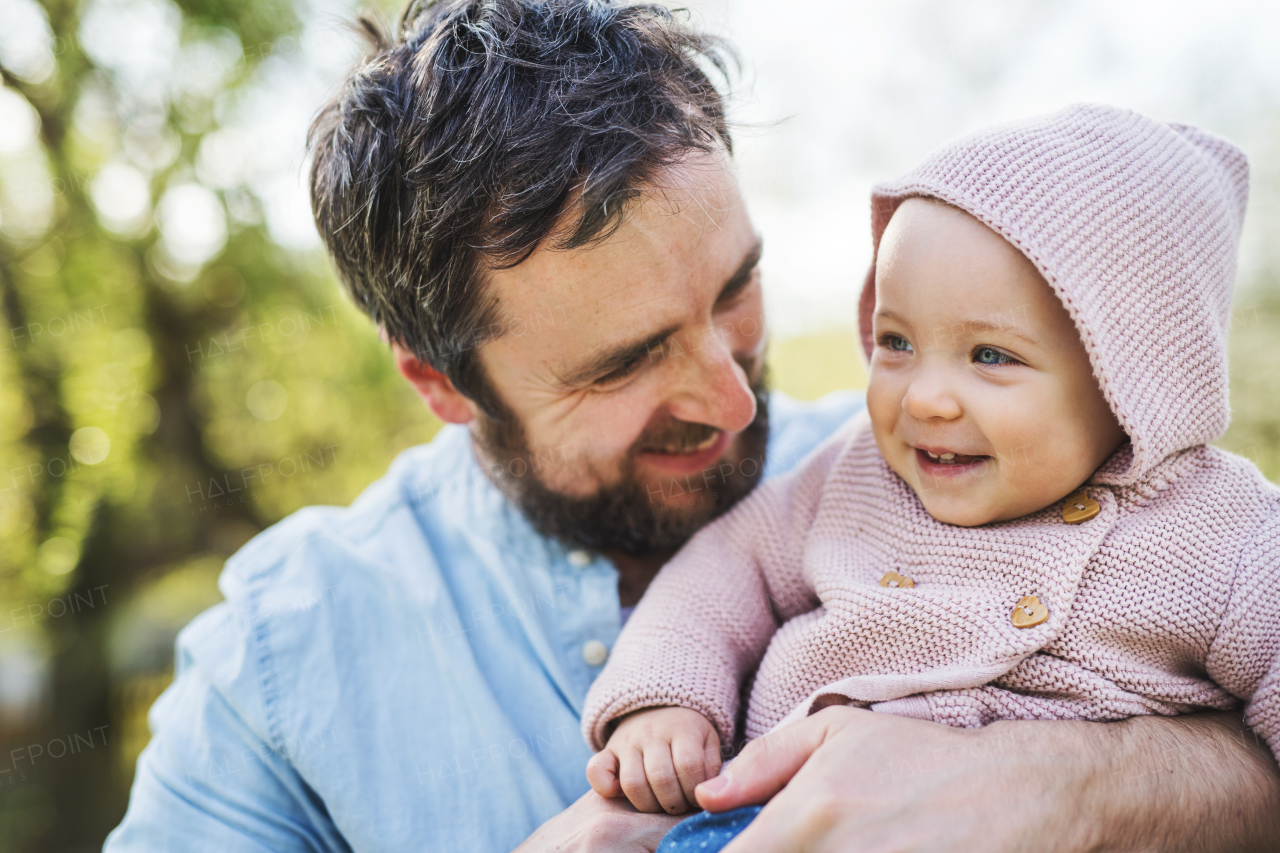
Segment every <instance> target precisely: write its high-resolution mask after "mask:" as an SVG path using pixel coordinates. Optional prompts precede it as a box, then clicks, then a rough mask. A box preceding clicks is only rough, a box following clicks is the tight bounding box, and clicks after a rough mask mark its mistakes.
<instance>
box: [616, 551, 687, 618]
mask: <svg viewBox="0 0 1280 853" xmlns="http://www.w3.org/2000/svg"><path fill="white" fill-rule="evenodd" d="M674 553H675V552H674V551H660V552H658V553H656V554H645V555H644V556H643V557H632V556H629V555H627V554H622V553H619V552H617V551H609V552H606V553H605V556H606V557H608V558H609V559H610V560H612V561H613V565H614V566H615V567H616V568H617V569H618V603H619V604H621V605H622V606H623V607H635V606H636V604H637V603H639V601H640V596H642V595H644V591H645V590H646V589H648V588H649V583H650V581H652V580H653V578H654V576H655V575H657V574H658V570H659V569H661V568H662V566H663V564H664V563H666V562H667V560H670V559H671V555H672V554H674Z"/></svg>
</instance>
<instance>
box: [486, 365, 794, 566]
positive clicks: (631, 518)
mask: <svg viewBox="0 0 1280 853" xmlns="http://www.w3.org/2000/svg"><path fill="white" fill-rule="evenodd" d="M751 391H752V393H753V394H754V395H755V398H756V417H755V420H753V421H752V422H751V423H750V424H749V425H748V426H747V428H746V429H744V430H743V431H742V432H740V433H738V436H737V441H736V447H734V450H733V452H731V453H730V454H728V455H727V456H726V457H723V458H722V459H720V460H717V462H716V463H715V464H714V465H712V466H709V467H708V468H706V469H705V470H703V471H698V472H694V473H690V474H688V475H687V476H686V475H680V476H671V477H664V478H663V479H662V480H660V481H659V482H658V484H656V485H649V486H646V485H645V484H644V483H642V482H640V479H639V474H638V471H637V468H638V463H637V458H636V457H637V456H638V455H639V454H640V453H641V452H644V451H645V450H646V449H649V450H654V449H666V450H668V451H670V450H686V451H687V450H690V449H692V448H694V447H696V446H697V445H698V444H699V443H700V442H702V441H704V440H706V439H707V438H709V437H710V436H711V435H714V434H715V432H716V430H715V428H714V427H711V426H708V425H707V424H696V423H689V422H687V421H670V422H668V423H666V424H664V425H662V426H660V427H658V428H656V429H650V430H647V431H646V432H645V433H643V434H642V435H641V436H640V438H639V439H637V440H636V442H635V444H633V445H632V447H631V449H630V450H629V451H628V452H627V456H626V458H625V459H624V460H623V462H622V465H621V476H620V477H619V479H618V482H617V483H615V484H613V485H610V486H601V487H600V488H598V489H597V490H596V492H595V493H594V494H592V495H587V496H585V497H573V496H570V495H565V494H562V493H560V492H557V491H555V490H553V489H551V488H550V487H548V486H547V485H546V484H545V483H544V482H543V481H542V479H541V478H540V477H539V471H540V470H541V467H540V466H541V465H546V464H553V465H554V464H558V463H561V462H563V461H564V460H563V459H555V460H552V461H550V462H548V460H547V459H546V457H545V456H541V455H535V454H534V453H533V452H532V451H531V450H530V449H529V445H528V441H527V439H526V437H525V434H524V429H523V427H522V425H521V424H520V422H519V421H518V420H517V419H516V417H515V415H514V414H513V413H512V412H510V411H509V410H507V411H503V412H499V413H497V414H498V415H499V417H500V419H495V418H490V417H486V416H484V415H482V416H481V417H480V419H479V430H478V435H477V442H478V444H479V446H480V450H481V451H482V453H483V455H484V456H485V457H487V461H489V462H490V463H492V464H490V465H488V466H487V467H488V470H489V476H490V477H491V478H492V479H493V480H494V482H495V483H496V485H497V486H498V487H499V488H500V489H502V491H503V492H504V493H505V494H506V495H507V497H509V498H510V499H511V500H513V501H514V502H515V503H516V504H517V505H518V506H519V507H520V510H521V512H523V513H524V515H525V517H526V518H528V519H529V522H530V523H531V524H532V525H533V527H534V528H535V529H536V530H537V531H538V532H539V533H541V534H543V535H544V536H550V537H553V538H556V539H559V540H561V541H562V542H564V543H566V544H568V545H570V546H574V547H579V548H588V549H591V550H593V551H620V552H621V553H623V554H627V555H630V556H644V555H646V554H653V553H658V552H663V551H674V550H675V549H677V548H679V547H680V546H681V545H683V544H684V543H685V542H687V541H688V539H689V537H691V536H692V535H693V534H694V533H696V532H697V531H698V530H699V529H700V528H702V527H703V526H704V525H705V524H706V523H707V522H708V521H710V520H711V519H713V518H715V517H717V516H719V515H721V514H723V513H724V512H726V511H727V510H728V509H729V508H730V507H732V506H733V505H734V504H736V503H737V502H738V501H740V500H742V498H744V497H746V495H747V494H748V493H749V492H750V491H751V490H752V489H753V488H755V486H756V484H757V483H759V482H760V477H761V475H762V473H763V470H764V462H765V448H766V444H767V442H768V438H769V400H768V380H767V378H766V376H765V372H764V371H763V370H760V371H759V376H758V378H757V379H756V381H755V382H753V383H752V387H751ZM503 408H504V409H505V408H506V407H505V405H504V406H503ZM651 491H652V492H653V493H652V494H651ZM687 492H695V493H698V494H699V499H698V501H697V502H696V503H695V504H694V505H693V506H691V507H688V508H675V507H667V506H665V505H664V504H663V503H662V502H661V499H662V498H663V497H669V496H670V495H672V494H682V493H687ZM655 498H657V499H658V500H657V501H656V502H655Z"/></svg>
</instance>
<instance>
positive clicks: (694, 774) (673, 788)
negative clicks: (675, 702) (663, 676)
mask: <svg viewBox="0 0 1280 853" xmlns="http://www.w3.org/2000/svg"><path fill="white" fill-rule="evenodd" d="M719 772H720V736H719V735H717V734H716V728H715V726H713V725H711V723H710V721H709V720H707V718H706V717H704V716H702V715H701V714H699V713H698V712H697V711H690V710H689V709H688V708H673V707H664V708H646V709H645V710H643V711H636V712H635V713H632V714H628V715H627V716H625V717H623V718H622V719H621V720H620V721H619V722H618V727H617V728H616V729H615V730H614V732H613V736H612V737H610V738H609V742H608V743H607V744H605V748H604V749H602V750H600V751H599V752H597V753H596V754H595V755H594V756H593V757H592V758H591V761H589V762H587V781H588V782H590V783H591V787H592V788H594V789H595V792H596V793H597V794H599V795H600V796H602V797H620V796H622V795H623V794H626V796H627V799H628V800H630V801H631V804H632V805H633V806H635V807H636V808H637V809H639V810H640V811H642V812H657V811H666V812H667V813H669V814H682V813H684V812H685V811H687V810H688V809H690V808H697V802H698V801H697V800H696V799H694V796H693V789H694V788H696V787H697V786H698V783H700V782H702V781H704V780H706V779H710V778H712V777H713V776H716V775H717V774H718V773H719Z"/></svg>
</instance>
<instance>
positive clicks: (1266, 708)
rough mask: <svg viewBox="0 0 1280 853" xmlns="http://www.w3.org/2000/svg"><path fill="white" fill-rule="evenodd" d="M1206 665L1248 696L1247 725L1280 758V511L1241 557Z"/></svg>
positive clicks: (1214, 675) (1217, 678)
mask: <svg viewBox="0 0 1280 853" xmlns="http://www.w3.org/2000/svg"><path fill="white" fill-rule="evenodd" d="M1206 668H1207V670H1208V673H1209V677H1210V678H1212V679H1213V680H1214V681H1216V682H1217V683H1218V684H1220V685H1222V686H1223V687H1224V688H1226V689H1227V690H1229V691H1231V692H1232V693H1234V694H1235V695H1236V696H1239V697H1240V698H1241V699H1243V700H1245V703H1246V704H1245V709H1244V722H1245V725H1247V726H1249V727H1250V728H1252V729H1253V731H1254V734H1256V735H1257V736H1259V737H1261V738H1263V739H1264V740H1265V741H1266V742H1267V744H1268V745H1269V746H1270V747H1271V752H1272V754H1274V755H1275V756H1276V758H1277V760H1280V510H1276V511H1273V512H1272V514H1271V517H1270V518H1269V519H1267V521H1265V522H1264V523H1263V524H1262V525H1260V527H1259V528H1258V530H1257V532H1256V533H1255V534H1254V536H1253V538H1252V540H1251V541H1250V542H1249V545H1248V547H1246V548H1245V551H1244V554H1243V555H1242V556H1241V559H1240V565H1239V568H1238V569H1237V571H1236V577H1235V582H1234V584H1233V586H1232V591H1231V598H1230V600H1229V602H1228V605H1227V610H1226V614H1225V616H1224V618H1223V620H1222V624H1221V625H1220V626H1219V629H1218V635H1217V637H1216V639H1215V640H1214V642H1213V645H1212V646H1211V647H1210V649H1209V655H1208V659H1207V661H1206Z"/></svg>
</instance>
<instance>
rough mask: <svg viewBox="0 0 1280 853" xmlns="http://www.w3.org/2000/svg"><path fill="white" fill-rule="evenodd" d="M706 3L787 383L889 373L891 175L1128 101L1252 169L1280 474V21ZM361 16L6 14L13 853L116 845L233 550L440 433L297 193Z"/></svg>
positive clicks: (1009, 3)
mask: <svg viewBox="0 0 1280 853" xmlns="http://www.w3.org/2000/svg"><path fill="white" fill-rule="evenodd" d="M382 1H383V2H385V0H382ZM683 5H685V6H688V7H689V8H690V10H691V11H690V14H692V15H693V16H694V18H695V20H696V21H698V22H700V23H701V25H702V26H704V27H707V28H709V29H712V30H715V31H719V32H722V33H724V34H726V35H728V36H729V37H730V38H731V39H732V40H733V41H734V42H736V44H737V45H738V47H739V49H740V50H741V54H742V57H743V69H742V74H741V76H740V79H739V80H738V82H737V84H736V86H735V88H734V91H733V94H732V98H731V104H732V114H733V116H734V117H735V118H736V119H737V120H738V121H739V122H741V123H742V124H743V127H742V128H741V129H740V130H739V131H738V155H737V161H738V167H739V173H740V178H741V180H742V183H743V185H744V187H745V189H746V194H747V197H748V200H749V202H750V204H751V206H752V212H753V215H754V216H755V218H756V221H757V225H758V226H759V227H760V228H761V230H762V231H763V233H764V234H765V235H766V238H767V239H766V246H767V251H766V255H765V260H764V264H763V266H764V273H765V279H766V288H767V299H768V306H769V312H770V316H771V319H772V323H773V329H774V343H773V347H772V355H771V358H772V362H773V371H774V379H775V384H776V385H777V386H778V387H780V388H782V389H784V390H786V391H788V392H790V393H792V394H793V395H796V396H799V397H806V398H811V397H816V396H818V395H820V394H822V393H824V392H826V391H828V390H831V389H834V388H840V387H858V386H860V385H861V384H862V383H863V382H864V381H865V374H864V373H863V370H862V368H861V364H860V361H859V358H858V355H857V350H856V344H855V338H854V334H853V323H854V305H855V301H856V298H857V289H858V287H859V285H860V283H861V280H862V276H863V273H864V272H865V269H866V266H867V263H868V261H869V258H870V246H869V240H868V231H869V224H868V219H869V217H868V212H867V198H868V191H869V188H870V186H871V184H872V183H873V182H874V181H875V180H877V179H880V178H885V177H890V176H892V175H894V174H896V173H898V172H901V171H904V170H905V169H907V168H909V167H910V166H911V165H913V164H914V163H915V162H916V161H917V160H919V159H920V158H921V157H922V156H923V155H924V154H926V153H927V152H928V151H929V150H930V149H931V148H932V147H934V146H935V145H937V144H939V143H940V142H942V141H943V140H945V139H947V138H948V137H951V136H953V135H955V134H957V133H961V132H964V131H968V130H972V129H975V128H977V127H980V126H982V125H985V124H988V123H991V122H994V121H999V120H1003V119H1007V118H1014V117H1020V116H1025V115H1029V114H1033V113H1036V112H1043V111H1047V110H1051V109H1054V108H1056V107H1059V106H1061V105H1063V104H1065V103H1069V102H1072V101H1078V100H1104V101H1109V102H1112V103H1117V104H1121V105H1125V106H1130V107H1134V108H1137V109H1140V110H1143V111H1145V112H1148V113H1150V114H1153V115H1155V116H1157V117H1160V118H1163V119H1168V120H1176V121H1182V122H1190V123H1196V124H1199V125H1202V126H1204V127H1206V128H1209V129H1211V130H1213V131H1216V132H1218V133H1221V134H1224V135H1226V136H1228V137H1230V138H1231V139H1233V140H1235V141H1236V142H1237V143H1238V144H1240V145H1241V146H1242V147H1244V148H1245V150H1246V151H1247V152H1248V153H1249V155H1250V157H1251V159H1252V163H1253V195H1252V199H1251V204H1250V211H1249V218H1248V223H1247V236H1246V240H1245V244H1244V247H1243V250H1242V259H1241V275H1240V279H1239V286H1238V292H1237V298H1236V303H1235V309H1234V312H1233V321H1232V350H1233V367H1234V370H1233V373H1232V376H1233V380H1232V381H1233V389H1232V391H1233V405H1234V409H1235V420H1234V423H1233V425H1232V427H1231V431H1230V432H1229V433H1228V434H1227V436H1226V437H1225V438H1224V439H1223V441H1222V442H1221V443H1222V446H1224V447H1226V448H1229V449H1231V450H1234V451H1236V452H1239V453H1241V454H1243V455H1245V456H1248V457H1250V458H1252V459H1253V460H1254V461H1255V462H1256V463H1257V464H1259V465H1260V466H1261V467H1262V468H1263V470H1264V471H1265V472H1266V473H1267V475H1268V476H1269V477H1271V478H1272V479H1273V480H1275V479H1277V477H1280V406H1278V405H1277V401H1278V399H1280V241H1277V240H1276V239H1275V238H1274V237H1273V236H1272V235H1273V234H1274V233H1275V232H1276V230H1277V229H1278V228H1280V51H1277V50H1276V47H1275V45H1276V43H1277V39H1278V37H1280V6H1278V5H1277V4H1275V3H1273V2H1263V0H1258V1H1257V2H1247V1H1246V0H1215V2H1212V3H1208V2H1204V0H1195V1H1194V2H1192V0H1161V2H1159V3H1156V2H1132V1H1131V0H972V2H965V3H955V2H950V0H901V2H888V0H806V2H804V3H794V4H779V3H777V2H772V0H706V2H695V3H692V4H683ZM357 11H371V12H374V13H376V14H380V15H382V16H383V17H384V18H394V16H395V15H396V14H397V13H398V11H399V9H398V4H395V3H386V4H385V5H383V6H376V5H375V6H372V7H369V6H361V7H359V9H357V8H356V7H355V6H354V5H352V4H351V3H350V2H349V0H252V2H250V0H84V2H75V0H67V2H58V0H48V2H44V3H36V2H33V0H0V71H2V73H3V87H2V88H0V294H2V299H3V301H2V302H0V853H7V851H36V850H39V851H71V850H92V849H97V848H98V847H100V846H101V843H102V839H103V838H104V837H105V835H106V833H107V832H108V831H109V829H110V828H111V827H112V826H114V825H115V824H116V823H117V822H118V821H119V819H120V817H121V815H122V814H123V811H124V807H125V804H126V800H127V796H128V787H129V784H130V781H131V778H132V773H133V764H134V761H135V759H136V757H137V754H138V752H139V751H140V750H141V748H142V747H143V746H144V745H145V743H146V741H147V737H148V732H147V727H146V719H145V715H146V710H147V708H148V707H149V706H150V704H151V702H152V701H153V700H154V699H155V697H156V696H157V695H158V694H159V693H160V691H162V690H163V689H164V687H165V686H166V685H167V684H168V682H169V680H170V678H171V671H172V665H173V655H172V649H173V639H174V636H175V634H176V632H177V631H178V630H179V629H180V628H181V627H182V625H184V624H185V623H186V622H187V621H188V620H189V619H190V618H191V617H192V616H194V615H195V614H196V613H198V612H200V611H201V610H203V609H205V608H206V607H208V606H210V605H211V604H213V603H215V602H216V601H217V600H218V599H219V595H218V592H217V588H216V586H215V582H216V578H217V575H218V572H219V571H220V569H221V567H222V564H223V562H224V560H225V559H226V558H227V556H228V555H230V554H231V553H233V552H234V551H235V550H236V549H237V548H239V547H240V545H242V544H243V543H244V542H245V541H247V540H248V539H249V538H250V537H251V536H253V535H254V534H255V533H256V532H257V531H259V530H261V529H263V528H264V527H266V526H268V525H270V524H272V523H273V522H275V521H277V520H278V519H280V518H281V517H283V516H284V515H286V514H288V513H290V512H292V511H293V510H295V509H297V508H299V507H301V506H304V505H306V504H312V503H329V504H345V503H348V502H349V501H350V500H351V499H352V498H354V497H355V495H357V494H358V493H359V492H360V491H361V489H362V488H364V487H365V486H366V485H367V484H368V483H369V482H371V481H372V480H373V479H375V478H376V477H378V476H379V475H381V474H382V472H383V471H384V470H385V469H386V467H387V465H388V463H389V462H390V460H391V459H392V458H393V457H394V456H395V454H396V453H398V452H399V451H400V450H402V449H404V448H406V447H409V446H410V445H413V444H417V443H420V442H424V441H428V440H430V438H431V436H432V435H433V433H434V431H435V430H436V428H437V423H436V422H435V421H434V420H433V419H432V418H431V417H430V416H429V415H428V414H427V412H426V411H425V410H424V409H423V407H422V405H421V404H420V403H419V402H418V400H417V398H416V397H415V396H414V395H413V394H412V393H411V392H410V390H409V388H408V387H407V385H405V384H404V383H403V382H402V381H401V380H400V379H399V378H398V377H397V375H396V374H395V372H394V369H393V367H392V364H391V361H390V359H389V358H388V356H387V353H386V351H385V348H384V347H383V345H382V344H381V343H380V342H379V341H378V339H377V335H376V333H375V330H374V329H373V328H371V327H370V325H369V323H368V322H367V321H366V320H365V319H364V318H363V317H362V316H361V315H359V314H358V313H357V312H355V311H354V310H353V309H352V308H351V307H350V306H349V305H348V303H347V301H346V300H345V298H344V297H343V295H342V293H341V291H340V289H339V287H338V286H337V284H336V282H335V280H334V277H333V275H332V273H331V271H330V268H329V265H328V263H327V261H326V259H325V257H324V255H323V253H322V252H321V251H320V249H319V242H318V238H317V236H316V234H315V230H314V228H313V226H312V224H311V217H310V212H309V210H308V206H307V200H306V191H305V186H304V183H303V181H302V179H301V177H302V174H303V172H304V161H305V153H304V150H303V140H304V135H305V131H306V127H307V124H308V122H309V120H310V118H311V116H312V114H313V113H314V111H315V110H316V108H317V107H318V106H319V105H320V103H321V102H322V100H323V99H325V98H326V97H327V96H328V95H329V94H330V93H331V92H332V91H333V90H334V88H335V86H336V84H337V82H338V80H339V79H340V78H341V75H342V74H343V73H344V71H345V70H346V69H347V68H348V67H349V66H350V65H351V63H352V62H353V61H355V59H356V58H357V56H358V43H357V40H356V39H355V38H354V37H353V36H352V35H351V32H350V30H349V29H348V28H347V26H346V25H345V23H344V22H346V21H349V20H350V19H351V18H352V17H353V15H354V14H355V13H356V12H357ZM246 480H247V481H248V485H245V483H246Z"/></svg>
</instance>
